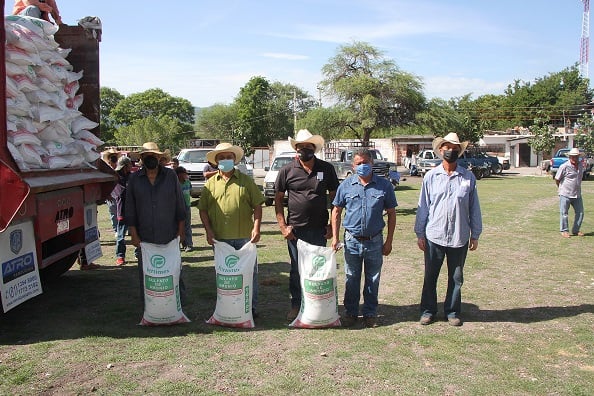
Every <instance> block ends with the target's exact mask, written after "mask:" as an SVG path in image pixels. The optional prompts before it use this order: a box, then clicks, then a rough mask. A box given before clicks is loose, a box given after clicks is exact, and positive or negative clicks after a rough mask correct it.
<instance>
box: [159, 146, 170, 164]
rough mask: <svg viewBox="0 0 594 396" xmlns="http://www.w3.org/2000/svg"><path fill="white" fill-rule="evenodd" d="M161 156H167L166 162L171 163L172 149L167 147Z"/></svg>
mask: <svg viewBox="0 0 594 396" xmlns="http://www.w3.org/2000/svg"><path fill="white" fill-rule="evenodd" d="M161 158H165V162H167V163H170V162H171V151H170V150H169V149H165V150H164V151H163V157H161Z"/></svg>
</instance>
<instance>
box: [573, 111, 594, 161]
mask: <svg viewBox="0 0 594 396" xmlns="http://www.w3.org/2000/svg"><path fill="white" fill-rule="evenodd" d="M575 132H576V135H575V138H574V141H575V145H576V147H581V148H583V149H584V151H586V153H589V154H592V153H594V119H592V114H591V113H590V112H588V113H585V114H584V115H582V116H581V118H580V119H579V121H578V127H577V128H576V130H575Z"/></svg>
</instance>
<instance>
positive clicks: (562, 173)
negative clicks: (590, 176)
mask: <svg viewBox="0 0 594 396" xmlns="http://www.w3.org/2000/svg"><path fill="white" fill-rule="evenodd" d="M580 155H581V154H580V150H579V149H578V148H575V147H574V148H572V149H571V150H570V151H569V154H568V156H569V160H568V161H565V162H564V163H563V164H561V166H560V167H559V170H557V173H556V174H555V183H556V184H557V187H558V193H559V213H560V216H561V220H560V224H559V228H560V231H561V236H562V237H563V238H569V237H570V235H569V205H571V206H572V207H573V211H574V212H575V217H574V219H573V226H572V227H571V235H574V236H584V233H583V232H582V231H580V228H581V227H582V222H583V221H584V201H583V200H582V179H583V178H584V171H585V170H584V166H583V164H582V163H581V161H580Z"/></svg>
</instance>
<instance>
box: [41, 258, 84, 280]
mask: <svg viewBox="0 0 594 396" xmlns="http://www.w3.org/2000/svg"><path fill="white" fill-rule="evenodd" d="M77 258H78V252H75V253H72V254H71V255H69V256H66V257H64V258H62V259H60V260H58V261H56V262H55V263H53V264H52V265H50V266H49V267H46V268H44V269H42V270H41V271H40V273H39V275H40V276H41V282H42V283H45V282H52V281H55V280H56V279H58V278H59V277H60V276H61V275H62V274H64V273H65V272H66V271H68V270H69V269H70V268H72V266H73V265H74V263H75V262H76V259H77Z"/></svg>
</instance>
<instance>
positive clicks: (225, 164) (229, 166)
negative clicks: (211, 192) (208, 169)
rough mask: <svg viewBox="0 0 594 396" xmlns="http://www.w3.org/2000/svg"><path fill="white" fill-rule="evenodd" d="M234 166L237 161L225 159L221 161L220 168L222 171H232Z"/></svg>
mask: <svg viewBox="0 0 594 396" xmlns="http://www.w3.org/2000/svg"><path fill="white" fill-rule="evenodd" d="M234 166H235V161H233V160H231V159H225V160H220V161H219V170H220V171H221V172H230V171H231V170H233V167H234Z"/></svg>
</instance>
